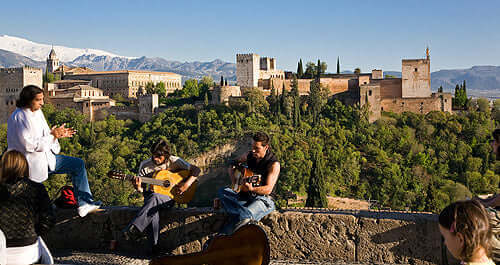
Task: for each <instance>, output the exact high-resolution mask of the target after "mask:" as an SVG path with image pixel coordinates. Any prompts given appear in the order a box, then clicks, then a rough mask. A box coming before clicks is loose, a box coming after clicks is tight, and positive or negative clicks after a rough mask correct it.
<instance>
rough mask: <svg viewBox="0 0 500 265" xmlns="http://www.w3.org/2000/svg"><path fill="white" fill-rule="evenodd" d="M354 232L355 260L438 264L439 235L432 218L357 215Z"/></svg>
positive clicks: (439, 261)
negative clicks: (356, 227) (355, 240)
mask: <svg viewBox="0 0 500 265" xmlns="http://www.w3.org/2000/svg"><path fill="white" fill-rule="evenodd" d="M357 236H358V243H357V249H356V257H357V261H358V262H361V263H365V262H382V263H397V264H400V263H409V264H441V235H440V233H439V229H438V226H437V223H436V222H435V221H432V220H423V219H418V220H415V221H411V220H394V219H373V218H365V217H361V218H360V219H359V227H358V234H357Z"/></svg>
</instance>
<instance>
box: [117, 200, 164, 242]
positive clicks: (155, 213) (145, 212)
mask: <svg viewBox="0 0 500 265" xmlns="http://www.w3.org/2000/svg"><path fill="white" fill-rule="evenodd" d="M173 202H174V201H173V200H172V199H171V198H170V197H168V196H166V195H161V194H157V193H150V194H147V195H145V197H144V205H143V206H142V207H141V209H140V210H139V212H138V213H137V215H136V216H135V217H134V219H133V220H132V221H131V222H130V224H129V225H128V226H127V228H126V230H125V234H126V235H125V237H126V238H127V237H128V238H131V239H137V238H138V236H139V235H140V234H139V233H142V232H144V230H146V228H147V227H148V226H149V225H151V226H152V229H150V230H151V232H152V234H151V235H150V236H151V238H152V239H153V241H154V244H157V242H158V236H159V232H160V214H159V211H160V210H161V209H164V208H169V207H172V206H173V205H174V203H173ZM134 230H137V231H138V232H139V233H137V232H136V231H134ZM127 233H128V234H127Z"/></svg>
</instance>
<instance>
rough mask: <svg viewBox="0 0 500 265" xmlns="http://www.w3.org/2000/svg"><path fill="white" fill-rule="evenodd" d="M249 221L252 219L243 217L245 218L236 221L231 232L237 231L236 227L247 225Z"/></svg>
mask: <svg viewBox="0 0 500 265" xmlns="http://www.w3.org/2000/svg"><path fill="white" fill-rule="evenodd" d="M250 221H252V219H250V218H245V219H242V220H240V221H239V222H237V223H236V224H235V225H234V229H233V234H234V232H236V231H238V229H240V228H241V227H243V226H245V225H247V224H248V223H250Z"/></svg>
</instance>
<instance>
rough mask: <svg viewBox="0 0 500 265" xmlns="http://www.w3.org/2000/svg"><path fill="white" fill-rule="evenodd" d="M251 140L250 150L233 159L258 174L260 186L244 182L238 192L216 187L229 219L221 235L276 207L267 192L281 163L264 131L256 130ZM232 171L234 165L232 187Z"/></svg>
mask: <svg viewBox="0 0 500 265" xmlns="http://www.w3.org/2000/svg"><path fill="white" fill-rule="evenodd" d="M252 139H253V141H252V149H251V150H250V151H249V152H247V153H245V154H244V155H242V156H241V157H239V158H238V159H237V161H236V162H237V163H246V164H247V166H248V169H250V170H251V171H252V172H253V173H254V174H257V175H261V177H262V179H261V183H260V184H261V185H260V186H256V187H254V186H253V185H252V184H251V183H248V182H244V184H242V185H241V191H240V192H239V193H237V192H235V191H234V190H233V189H231V188H222V189H220V190H219V193H218V199H219V200H220V203H221V204H222V206H223V208H224V210H225V211H226V213H227V214H228V215H229V219H228V220H227V222H226V224H225V225H224V226H223V227H222V229H221V231H220V233H221V234H226V235H228V234H232V233H233V232H234V231H236V230H237V229H238V228H239V227H241V226H243V225H245V224H247V223H248V222H249V221H251V220H255V221H259V220H260V219H262V217H264V216H266V215H268V214H269V213H271V212H272V211H274V209H275V205H274V202H273V200H272V198H271V197H270V196H269V195H270V194H271V192H272V191H273V189H274V186H275V185H276V181H277V180H278V176H279V174H280V163H279V162H278V159H277V158H276V156H275V155H274V154H273V152H272V151H271V147H270V145H269V136H267V134H265V133H263V132H257V133H256V134H255V135H254V136H253V138H252ZM235 173H236V168H235V167H234V166H232V167H230V168H229V176H230V177H231V184H232V185H231V186H234V185H235V183H236V178H235Z"/></svg>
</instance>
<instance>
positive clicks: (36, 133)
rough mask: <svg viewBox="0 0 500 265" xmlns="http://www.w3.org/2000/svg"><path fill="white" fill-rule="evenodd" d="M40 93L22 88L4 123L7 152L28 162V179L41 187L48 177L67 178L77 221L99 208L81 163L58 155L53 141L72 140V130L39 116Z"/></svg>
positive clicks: (40, 106)
mask: <svg viewBox="0 0 500 265" xmlns="http://www.w3.org/2000/svg"><path fill="white" fill-rule="evenodd" d="M43 104H44V95H43V90H42V89H40V88H39V87H37V86H33V85H29V86H25V87H24V88H23V89H22V91H21V94H20V95H19V99H18V100H17V102H16V106H17V108H16V110H15V111H14V112H13V113H12V115H11V116H10V117H9V120H8V121H7V144H8V149H9V150H12V149H14V150H18V151H19V152H21V153H23V154H24V155H25V156H26V160H28V164H29V171H30V174H29V176H30V179H31V180H33V181H35V182H38V183H41V182H43V181H45V180H47V178H48V175H49V174H70V175H71V181H72V182H73V186H74V189H75V194H76V199H77V200H78V214H79V215H80V216H81V217H84V216H86V215H87V214H88V213H89V212H92V211H95V210H97V209H98V208H99V207H100V202H95V201H94V199H93V197H92V193H91V192H90V187H89V182H88V180H87V170H86V169H85V163H84V162H83V160H81V159H79V158H76V157H70V156H64V155H58V154H59V151H60V150H61V147H60V146H59V141H58V140H57V139H59V138H64V137H72V136H73V135H74V134H75V130H73V129H72V128H66V127H65V125H64V124H63V125H61V126H59V127H57V126H54V127H52V128H50V127H49V125H48V124H47V121H46V120H45V117H44V115H43V112H42V106H43Z"/></svg>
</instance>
